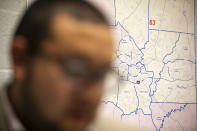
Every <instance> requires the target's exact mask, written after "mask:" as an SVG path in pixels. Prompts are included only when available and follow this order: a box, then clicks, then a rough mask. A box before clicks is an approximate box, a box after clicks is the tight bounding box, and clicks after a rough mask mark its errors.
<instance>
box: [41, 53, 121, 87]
mask: <svg viewBox="0 0 197 131" xmlns="http://www.w3.org/2000/svg"><path fill="white" fill-rule="evenodd" d="M39 56H41V57H42V58H44V59H45V60H47V61H49V62H53V63H55V64H56V65H57V66H58V68H59V69H60V70H61V72H62V74H63V75H64V77H65V78H66V79H68V80H69V81H70V82H72V83H75V84H76V83H79V84H81V83H83V84H84V83H85V84H92V83H97V82H101V81H102V82H105V83H108V84H105V85H106V88H107V89H108V90H109V89H110V88H111V89H112V88H113V86H115V83H116V84H117V83H118V82H120V79H119V75H118V73H116V71H115V70H113V69H111V68H107V69H103V70H101V71H100V70H94V69H92V68H90V67H89V65H88V63H87V61H85V60H84V59H81V58H80V57H66V58H65V57H64V58H60V57H57V56H55V55H49V54H44V53H43V54H40V55H39ZM109 83H110V84H109Z"/></svg>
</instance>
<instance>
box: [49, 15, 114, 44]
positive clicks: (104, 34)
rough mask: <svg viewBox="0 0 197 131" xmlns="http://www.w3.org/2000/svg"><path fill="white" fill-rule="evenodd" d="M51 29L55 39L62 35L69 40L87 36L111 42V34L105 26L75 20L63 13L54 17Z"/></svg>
mask: <svg viewBox="0 0 197 131" xmlns="http://www.w3.org/2000/svg"><path fill="white" fill-rule="evenodd" d="M51 28H52V30H51V31H52V32H53V34H54V35H55V36H57V37H61V35H64V37H68V38H70V36H72V35H73V36H76V35H77V36H80V35H86V36H87V35H88V36H91V37H93V38H97V39H102V40H106V41H108V42H111V40H112V39H111V32H110V30H109V28H108V27H107V25H104V24H97V23H94V22H90V21H88V20H87V21H85V20H83V21H82V20H76V19H75V18H73V17H71V16H69V15H67V14H63V13H62V14H57V15H55V17H54V19H53V21H52V24H51ZM68 40H69V39H68Z"/></svg>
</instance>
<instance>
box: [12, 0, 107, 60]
mask: <svg viewBox="0 0 197 131" xmlns="http://www.w3.org/2000/svg"><path fill="white" fill-rule="evenodd" d="M58 10H60V11H62V12H65V13H67V14H68V15H70V16H71V17H73V18H75V19H77V20H81V21H90V22H94V23H100V24H105V25H108V21H107V19H106V18H105V17H104V16H103V14H102V13H101V12H100V11H99V10H98V9H96V8H95V7H94V6H93V5H92V4H90V3H88V2H86V1H84V0H37V1H36V2H34V3H33V4H32V5H31V6H30V7H29V8H28V9H27V11H26V12H25V14H24V16H23V17H22V19H21V21H20V22H19V25H18V27H17V28H16V32H15V34H14V37H16V36H24V37H25V38H26V39H27V43H28V44H27V50H26V51H27V55H28V56H31V57H33V56H35V55H36V54H37V53H38V50H39V47H40V44H41V42H42V41H43V40H44V39H46V38H47V36H48V35H49V33H50V32H49V28H50V27H49V26H50V21H51V19H52V18H53V16H54V15H55V13H56V12H57V11H58Z"/></svg>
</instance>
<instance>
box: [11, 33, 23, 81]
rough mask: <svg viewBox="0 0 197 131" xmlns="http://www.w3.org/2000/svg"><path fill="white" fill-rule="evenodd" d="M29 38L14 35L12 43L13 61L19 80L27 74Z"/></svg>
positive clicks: (15, 75)
mask: <svg viewBox="0 0 197 131" xmlns="http://www.w3.org/2000/svg"><path fill="white" fill-rule="evenodd" d="M26 49H27V40H26V38H25V37H23V36H16V37H14V39H13V41H12V45H11V55H12V56H11V57H12V62H13V70H14V77H15V79H16V80H17V81H21V80H23V78H24V76H25V60H26V59H25V58H26V52H27V51H26Z"/></svg>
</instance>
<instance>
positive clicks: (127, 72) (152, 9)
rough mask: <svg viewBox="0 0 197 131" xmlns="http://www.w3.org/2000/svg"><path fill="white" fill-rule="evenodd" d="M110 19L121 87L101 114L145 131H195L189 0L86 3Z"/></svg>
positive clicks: (107, 98)
mask: <svg viewBox="0 0 197 131" xmlns="http://www.w3.org/2000/svg"><path fill="white" fill-rule="evenodd" d="M89 1H91V2H93V3H95V5H96V6H98V7H99V8H100V9H101V10H102V11H104V12H105V13H106V15H107V17H108V18H109V19H110V28H111V30H112V32H113V33H114V36H115V43H116V47H115V53H114V54H115V59H114V69H115V70H117V72H118V73H119V76H120V78H121V81H122V82H121V83H122V84H118V85H117V86H116V87H114V90H115V91H113V93H111V94H110V95H106V96H105V97H104V98H103V102H102V108H101V112H102V113H103V114H105V115H107V116H109V117H111V118H113V119H115V120H121V121H125V122H128V123H130V124H132V125H137V126H139V127H140V128H142V129H146V130H150V131H196V130H197V125H196V123H197V115H196V107H197V105H196V104H197V102H196V84H195V66H196V65H195V64H196V60H195V44H194V15H195V12H194V8H195V7H194V0H89Z"/></svg>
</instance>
